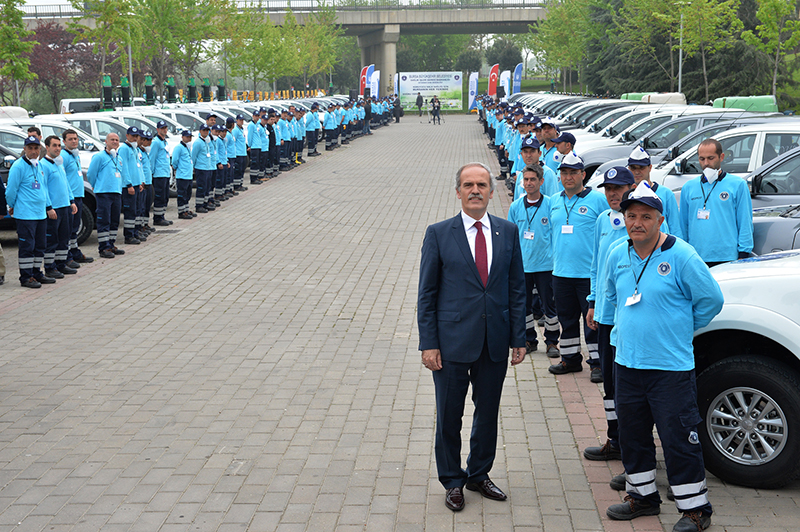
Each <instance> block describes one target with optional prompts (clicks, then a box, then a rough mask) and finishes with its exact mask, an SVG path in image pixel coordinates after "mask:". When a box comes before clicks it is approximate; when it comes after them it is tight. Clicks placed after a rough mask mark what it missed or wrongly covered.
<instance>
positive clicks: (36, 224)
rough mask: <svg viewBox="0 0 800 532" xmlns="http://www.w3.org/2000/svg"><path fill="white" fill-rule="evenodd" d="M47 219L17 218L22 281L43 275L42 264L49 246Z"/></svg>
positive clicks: (20, 276) (20, 278)
mask: <svg viewBox="0 0 800 532" xmlns="http://www.w3.org/2000/svg"><path fill="white" fill-rule="evenodd" d="M45 220H46V219H45ZM45 220H16V225H17V237H18V240H19V247H18V248H17V253H18V255H17V256H18V257H19V258H18V265H19V280H20V282H24V281H27V280H28V279H30V278H31V277H34V278H37V279H39V278H41V277H42V270H41V264H42V261H43V258H44V249H45V246H47V222H46V221H45Z"/></svg>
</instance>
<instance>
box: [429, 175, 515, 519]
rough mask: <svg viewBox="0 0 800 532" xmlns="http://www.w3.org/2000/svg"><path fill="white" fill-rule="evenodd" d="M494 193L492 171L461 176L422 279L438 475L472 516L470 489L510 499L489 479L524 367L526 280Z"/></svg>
mask: <svg viewBox="0 0 800 532" xmlns="http://www.w3.org/2000/svg"><path fill="white" fill-rule="evenodd" d="M493 193H494V182H493V181H492V178H491V173H490V171H489V168H487V167H486V166H485V165H484V164H481V163H470V164H467V165H465V166H463V167H461V168H460V169H459V171H458V173H457V174H456V196H457V197H458V198H459V199H460V200H461V208H462V211H461V213H459V214H458V215H457V216H455V217H454V218H451V219H449V220H445V221H443V222H439V223H437V224H434V225H431V226H429V227H428V229H427V231H426V233H425V241H424V242H423V244H422V260H421V263H420V274H419V301H418V315H417V322H418V325H419V337H420V341H419V349H420V351H422V363H423V364H424V365H425V367H426V368H428V369H430V370H431V371H433V382H434V385H435V387H436V467H437V469H438V472H439V481H440V482H441V483H442V485H443V486H444V487H445V489H446V490H447V495H446V497H445V505H446V506H447V507H448V508H449V509H451V510H453V511H458V510H461V509H462V508H464V492H463V488H464V487H465V486H466V488H467V489H469V490H472V491H478V492H480V494H481V495H483V496H484V497H486V498H489V499H493V500H500V501H502V500H505V499H506V495H505V494H504V493H503V492H502V491H501V490H500V489H499V488H498V487H497V486H495V485H494V483H492V481H491V480H490V479H489V471H490V470H491V469H492V464H493V463H494V457H495V451H496V447H497V418H498V413H499V409H500V395H501V392H502V390H503V380H504V379H505V375H506V369H507V366H508V362H507V360H508V350H509V347H511V348H513V355H512V358H511V364H512V365H516V364H519V363H520V362H522V360H523V359H524V358H525V275H524V273H523V268H522V255H521V252H520V245H519V238H518V237H517V227H516V226H515V225H514V224H513V223H511V222H508V221H506V220H503V219H501V218H497V217H495V216H491V215H489V214H488V213H487V212H486V208H487V206H488V204H489V200H490V199H491V198H492V195H493ZM470 384H472V389H473V394H472V401H473V403H474V405H475V412H474V414H473V417H472V435H471V437H470V454H469V458H468V459H467V469H466V470H464V469H462V468H461V418H462V416H463V414H464V401H465V399H466V396H467V389H468V388H469V385H470Z"/></svg>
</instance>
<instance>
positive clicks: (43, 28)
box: [30, 20, 77, 113]
mask: <svg viewBox="0 0 800 532" xmlns="http://www.w3.org/2000/svg"><path fill="white" fill-rule="evenodd" d="M34 36H35V38H36V40H37V42H36V46H34V47H33V52H32V53H31V57H30V61H31V65H30V69H31V72H33V73H35V74H36V81H35V82H34V86H35V87H37V88H40V89H42V90H44V91H45V92H46V93H47V95H48V97H49V98H50V102H51V103H52V104H53V108H52V109H53V112H56V113H57V112H58V102H59V100H60V99H61V94H62V93H63V92H64V91H66V90H68V89H70V88H71V87H72V86H73V84H74V77H75V74H76V71H77V69H76V65H75V64H74V61H73V60H74V58H73V57H72V56H73V49H74V46H75V45H74V44H73V38H74V37H73V35H72V34H71V33H70V32H68V31H67V30H65V29H63V28H62V27H61V26H59V25H58V24H56V23H55V22H44V21H41V20H40V21H39V24H38V25H37V26H36V30H35V33H34Z"/></svg>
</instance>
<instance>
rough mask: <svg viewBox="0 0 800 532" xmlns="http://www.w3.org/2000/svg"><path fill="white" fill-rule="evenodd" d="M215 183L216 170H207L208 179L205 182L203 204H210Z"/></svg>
mask: <svg viewBox="0 0 800 532" xmlns="http://www.w3.org/2000/svg"><path fill="white" fill-rule="evenodd" d="M216 181H217V171H216V169H215V170H209V174H208V178H207V180H206V193H205V196H203V199H204V200H205V202H204V203H205V204H206V205H208V204H209V203H211V200H212V199H213V198H214V185H215V183H216Z"/></svg>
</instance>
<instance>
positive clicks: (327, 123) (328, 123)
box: [323, 111, 336, 129]
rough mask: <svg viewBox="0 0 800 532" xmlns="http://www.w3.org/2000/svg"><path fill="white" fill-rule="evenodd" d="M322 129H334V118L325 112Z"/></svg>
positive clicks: (331, 114) (328, 112)
mask: <svg viewBox="0 0 800 532" xmlns="http://www.w3.org/2000/svg"><path fill="white" fill-rule="evenodd" d="M323 124H324V125H323V127H324V128H325V129H336V117H335V116H334V115H333V113H331V112H330V111H325V118H324V119H323Z"/></svg>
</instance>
